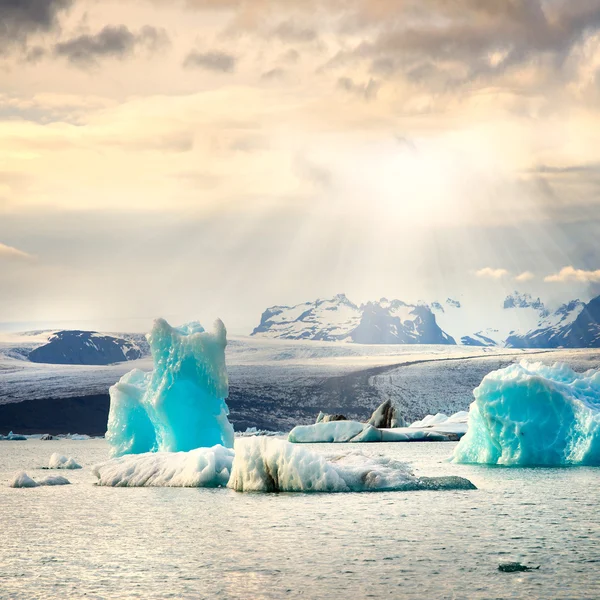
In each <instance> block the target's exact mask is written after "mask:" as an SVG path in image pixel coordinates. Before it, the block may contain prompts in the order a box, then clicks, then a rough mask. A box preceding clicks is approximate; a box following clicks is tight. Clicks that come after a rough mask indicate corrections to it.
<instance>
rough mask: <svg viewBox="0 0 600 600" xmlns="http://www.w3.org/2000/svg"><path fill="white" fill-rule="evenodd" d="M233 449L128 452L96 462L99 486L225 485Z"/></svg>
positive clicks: (95, 469)
mask: <svg viewBox="0 0 600 600" xmlns="http://www.w3.org/2000/svg"><path fill="white" fill-rule="evenodd" d="M232 462H233V450H232V449H231V448H225V447H223V446H213V447H212V448H197V449H196V450H190V451H189V452H146V453H145V454H126V455H125V456H120V457H118V458H113V459H111V460H108V461H106V462H103V463H100V464H98V465H94V467H92V473H93V474H94V475H95V476H96V477H97V478H98V485H107V486H113V487H143V486H154V487H224V486H226V485H227V482H228V481H229V474H230V472H231V463H232Z"/></svg>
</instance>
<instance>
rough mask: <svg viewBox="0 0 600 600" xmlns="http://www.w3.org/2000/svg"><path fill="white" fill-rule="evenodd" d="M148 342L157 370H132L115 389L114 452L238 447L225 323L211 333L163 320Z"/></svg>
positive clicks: (112, 413)
mask: <svg viewBox="0 0 600 600" xmlns="http://www.w3.org/2000/svg"><path fill="white" fill-rule="evenodd" d="M148 342H149V344H150V350H151V352H152V357H153V360H154V371H153V372H152V373H148V374H145V373H143V372H141V371H139V370H134V371H131V372H130V373H127V374H126V375H124V376H123V377H122V378H121V380H120V381H119V382H118V383H117V384H115V385H114V386H112V387H111V388H110V397H111V401H110V413H109V419H108V431H107V434H106V439H107V441H108V442H109V444H110V446H111V453H112V455H113V456H121V455H123V454H128V453H144V452H149V451H161V452H165V451H167V452H176V451H187V450H192V449H195V448H199V447H211V446H214V445H222V446H226V447H229V448H231V447H233V439H234V434H233V427H232V425H231V423H230V422H229V420H228V419H227V415H228V414H229V410H228V408H227V404H226V403H225V398H226V397H227V395H228V389H229V385H228V380H227V370H226V368H225V346H226V344H227V339H226V330H225V326H224V325H223V323H222V322H221V321H219V320H217V321H216V323H215V330H214V332H213V333H208V332H205V331H204V329H203V328H202V326H201V325H200V324H199V323H191V324H188V325H184V326H182V327H179V328H174V327H171V326H170V325H169V324H168V323H167V322H166V321H165V320H164V319H157V320H156V322H155V323H154V327H153V328H152V331H151V332H150V334H149V335H148Z"/></svg>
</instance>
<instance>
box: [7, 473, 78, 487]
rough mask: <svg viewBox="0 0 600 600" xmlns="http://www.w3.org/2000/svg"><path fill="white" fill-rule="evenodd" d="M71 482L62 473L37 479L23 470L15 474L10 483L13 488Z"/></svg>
mask: <svg viewBox="0 0 600 600" xmlns="http://www.w3.org/2000/svg"><path fill="white" fill-rule="evenodd" d="M70 483H71V482H70V481H69V480H68V479H66V478H65V477H61V476H60V475H50V476H49V477H44V478H43V479H40V480H39V481H35V480H33V479H32V478H31V477H29V475H27V473H25V471H21V472H20V473H16V474H15V476H14V477H13V478H12V479H11V481H10V483H9V484H8V485H9V486H10V487H13V488H32V487H39V486H41V485H68V484H70Z"/></svg>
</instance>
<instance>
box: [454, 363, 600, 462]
mask: <svg viewBox="0 0 600 600" xmlns="http://www.w3.org/2000/svg"><path fill="white" fill-rule="evenodd" d="M473 393H474V395H475V401H474V402H473V403H472V404H471V407H470V411H469V422H468V431H467V433H466V435H465V436H464V437H463V438H462V439H461V441H460V443H459V444H458V446H457V447H456V449H455V451H454V457H453V460H454V462H462V463H485V464H499V465H519V466H526V465H529V466H536V465H600V371H593V370H591V371H587V372H585V373H575V372H574V371H572V370H571V369H570V368H569V367H568V366H566V365H564V364H560V363H556V364H555V365H553V366H548V365H544V364H542V363H540V362H536V363H528V362H526V361H522V362H521V363H520V364H515V365H511V366H509V367H506V368H504V369H499V370H497V371H493V372H492V373H489V374H488V375H487V376H486V377H484V379H483V381H482V382H481V384H480V385H479V387H477V388H476V389H475V390H474V392H473Z"/></svg>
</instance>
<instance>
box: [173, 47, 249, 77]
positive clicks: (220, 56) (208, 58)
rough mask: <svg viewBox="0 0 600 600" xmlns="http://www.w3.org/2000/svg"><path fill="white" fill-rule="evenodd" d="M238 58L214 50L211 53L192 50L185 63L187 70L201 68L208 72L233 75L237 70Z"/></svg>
mask: <svg viewBox="0 0 600 600" xmlns="http://www.w3.org/2000/svg"><path fill="white" fill-rule="evenodd" d="M236 62H237V58H236V57H235V56H233V55H232V54H227V53H226V52H220V51H217V50H213V51H211V52H198V51H197V50H192V51H191V52H190V53H189V54H188V55H187V56H186V57H185V60H184V61H183V66H184V67H186V68H188V69H189V68H200V69H206V70H208V71H216V72H221V73H232V72H233V71H234V70H235V65H236Z"/></svg>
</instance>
